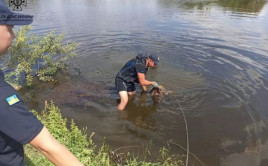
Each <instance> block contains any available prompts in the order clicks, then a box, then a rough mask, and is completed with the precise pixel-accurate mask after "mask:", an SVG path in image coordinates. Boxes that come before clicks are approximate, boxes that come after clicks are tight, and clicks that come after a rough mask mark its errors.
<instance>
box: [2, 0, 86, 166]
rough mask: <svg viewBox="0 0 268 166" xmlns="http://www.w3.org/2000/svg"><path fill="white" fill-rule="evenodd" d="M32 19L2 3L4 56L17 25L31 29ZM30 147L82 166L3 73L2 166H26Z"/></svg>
mask: <svg viewBox="0 0 268 166" xmlns="http://www.w3.org/2000/svg"><path fill="white" fill-rule="evenodd" d="M32 21H33V19H32V16H30V15H22V14H18V13H13V12H11V11H10V10H9V9H8V7H7V5H6V4H5V2H4V1H3V0H0V55H3V54H6V53H7V52H8V48H9V47H10V45H11V43H12V39H14V38H15V35H14V33H13V30H12V29H13V27H14V25H28V24H31V23H32ZM27 143H30V144H31V145H32V146H34V147H35V148H36V149H38V150H39V151H40V152H42V153H43V155H45V156H46V157H47V158H48V159H49V160H50V161H51V162H52V163H54V164H55V165H58V166H81V165H82V164H81V163H80V162H79V161H78V159H77V158H76V157H75V156H74V155H73V154H72V153H71V152H70V151H69V150H68V149H67V148H66V147H65V146H63V145H62V144H60V143H59V142H58V141H57V140H56V139H55V138H54V137H53V136H52V135H51V134H50V132H49V131H48V130H47V128H46V127H45V126H44V125H43V124H42V123H41V122H40V121H39V120H38V119H37V118H36V117H35V116H34V115H33V114H32V113H31V112H29V110H28V109H27V108H26V107H25V106H24V103H23V101H22V100H21V98H20V96H19V95H18V93H17V92H16V91H15V90H14V89H13V88H12V87H11V86H10V85H9V84H8V83H6V82H5V80H4V73H3V72H2V71H1V70H0V165H12V166H24V165H25V164H24V151H23V144H27Z"/></svg>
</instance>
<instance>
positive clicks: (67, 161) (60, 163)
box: [38, 140, 82, 166]
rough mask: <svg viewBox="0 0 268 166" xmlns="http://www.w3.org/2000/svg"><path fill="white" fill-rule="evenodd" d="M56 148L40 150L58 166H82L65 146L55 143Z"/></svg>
mask: <svg viewBox="0 0 268 166" xmlns="http://www.w3.org/2000/svg"><path fill="white" fill-rule="evenodd" d="M55 141H57V140H55ZM54 146H55V147H54V148H50V149H38V150H40V152H41V153H42V154H43V155H44V156H46V158H47V159H49V160H50V161H51V162H52V163H53V164H55V165H57V166H82V164H81V163H80V162H79V161H78V159H77V158H76V157H75V156H74V155H73V154H72V153H71V152H70V151H69V150H68V149H67V148H66V147H65V146H64V145H62V144H60V143H59V142H58V141H57V142H55V143H54Z"/></svg>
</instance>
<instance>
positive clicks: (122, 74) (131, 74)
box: [115, 54, 148, 92]
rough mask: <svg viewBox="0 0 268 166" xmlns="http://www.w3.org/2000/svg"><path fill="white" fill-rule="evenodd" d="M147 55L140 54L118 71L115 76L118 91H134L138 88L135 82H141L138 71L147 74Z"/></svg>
mask: <svg viewBox="0 0 268 166" xmlns="http://www.w3.org/2000/svg"><path fill="white" fill-rule="evenodd" d="M146 58H147V57H146V56H144V55H143V54H138V55H137V56H136V57H135V58H133V59H131V60H130V61H128V62H127V63H126V64H125V65H124V66H123V68H122V69H121V70H120V71H119V72H118V74H117V76H116V78H115V85H116V88H117V91H118V92H120V91H127V92H133V91H135V90H136V87H135V84H134V83H139V80H138V73H144V74H146V73H147V71H148V68H147V67H146Z"/></svg>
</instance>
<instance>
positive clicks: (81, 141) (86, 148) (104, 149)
mask: <svg viewBox="0 0 268 166" xmlns="http://www.w3.org/2000/svg"><path fill="white" fill-rule="evenodd" d="M33 113H34V114H35V115H36V116H37V118H38V119H40V120H41V121H42V123H43V124H44V125H45V126H46V127H47V128H48V130H49V131H50V132H51V134H52V135H53V136H54V137H55V138H56V139H57V140H58V141H59V142H61V143H62V144H64V145H65V146H66V147H67V148H68V149H69V150H70V151H71V152H72V153H73V154H74V155H75V156H76V157H77V158H78V159H79V160H80V161H81V162H82V163H83V164H84V165H86V166H108V165H111V166H113V165H128V166H163V165H164V166H172V165H174V166H175V165H176V166H183V165H184V164H183V162H182V160H181V159H182V158H181V157H178V156H177V157H175V156H174V155H170V154H169V150H168V148H167V147H163V148H161V149H160V150H159V158H158V159H156V161H145V160H147V158H146V155H151V151H150V149H151V146H152V143H151V142H149V146H148V148H146V149H145V156H143V158H142V159H141V158H140V157H138V156H135V155H134V154H130V153H128V154H123V155H122V154H120V155H118V154H116V153H115V152H113V151H112V150H110V148H109V146H108V145H107V144H106V143H103V144H102V146H100V147H97V145H96V144H94V142H93V139H92V137H93V135H94V132H92V134H91V135H87V133H86V129H79V128H78V127H77V125H76V124H75V122H74V121H73V120H71V121H70V122H67V119H66V118H63V117H62V115H61V112H60V109H59V108H58V107H57V106H55V105H54V103H53V102H51V103H50V104H46V106H45V109H44V110H43V111H42V112H41V113H37V112H36V111H33ZM104 142H105V141H104ZM24 149H25V163H26V165H27V166H49V165H53V164H52V163H50V162H49V161H48V160H47V159H46V158H45V157H44V156H43V155H42V154H41V153H40V152H39V151H37V150H36V149H34V148H33V147H32V146H30V145H25V146H24Z"/></svg>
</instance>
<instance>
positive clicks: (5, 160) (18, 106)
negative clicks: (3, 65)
mask: <svg viewBox="0 0 268 166" xmlns="http://www.w3.org/2000/svg"><path fill="white" fill-rule="evenodd" d="M43 126H44V125H43V124H42V123H41V122H40V121H39V120H38V119H37V118H36V116H35V115H33V113H31V112H29V110H28V109H27V108H26V107H25V105H24V103H23V101H22V100H21V98H20V96H19V94H18V93H17V91H16V90H14V89H13V88H12V87H11V86H10V85H9V84H8V83H6V82H5V80H4V74H3V72H2V71H1V70H0V166H2V165H3V166H24V152H23V144H27V143H29V142H30V141H31V140H32V139H33V138H35V137H36V136H37V135H38V134H39V133H40V131H41V130H42V129H43Z"/></svg>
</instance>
